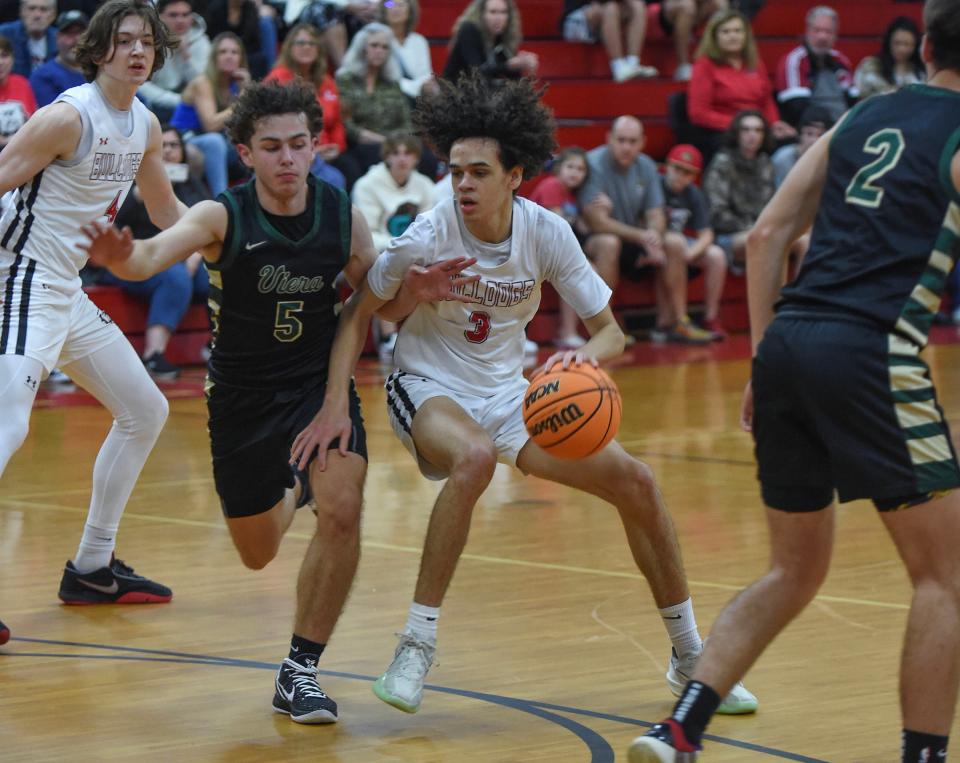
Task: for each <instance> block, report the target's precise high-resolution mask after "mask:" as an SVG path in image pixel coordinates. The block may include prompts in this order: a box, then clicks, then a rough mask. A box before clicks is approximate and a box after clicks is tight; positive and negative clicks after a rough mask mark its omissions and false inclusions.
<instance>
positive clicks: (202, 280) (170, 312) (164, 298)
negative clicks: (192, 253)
mask: <svg viewBox="0 0 960 763" xmlns="http://www.w3.org/2000/svg"><path fill="white" fill-rule="evenodd" d="M99 282H100V283H101V284H103V285H104V286H119V287H120V288H121V289H123V291H124V292H126V293H127V294H130V295H131V296H133V297H136V298H137V299H139V300H140V301H142V302H146V303H147V305H148V309H147V326H148V327H149V326H164V327H165V328H166V329H167V330H169V331H170V333H173V332H174V331H176V330H177V326H179V325H180V321H181V320H183V316H184V315H186V313H187V309H188V308H189V307H190V302H191V300H192V299H193V296H194V293H196V294H197V295H198V296H205V295H206V294H207V293H208V291H209V285H208V280H207V270H206V268H204V267H199V268H197V272H196V273H195V274H194V275H193V276H192V277H191V276H190V273H189V272H188V271H187V266H186V264H185V263H183V262H177V263H175V264H173V265H171V266H170V267H169V268H167V269H166V270H163V271H161V272H159V273H157V274H156V275H153V276H150V278H148V279H147V280H146V281H125V280H123V279H122V278H117V277H116V276H115V275H113V273H111V272H110V271H109V270H104V271H103V272H102V273H101V274H100V278H99Z"/></svg>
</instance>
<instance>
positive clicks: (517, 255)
mask: <svg viewBox="0 0 960 763" xmlns="http://www.w3.org/2000/svg"><path fill="white" fill-rule="evenodd" d="M414 119H415V121H416V123H417V125H418V127H420V128H421V130H422V131H423V132H424V133H425V134H426V135H427V136H428V138H429V139H430V140H431V142H432V143H433V145H434V146H435V147H436V148H437V149H438V150H439V152H440V153H441V155H443V156H446V157H449V164H450V170H451V176H452V179H453V187H454V191H455V198H452V199H447V200H445V201H442V202H440V203H439V204H438V205H437V206H436V207H435V208H434V209H433V210H431V211H429V212H427V213H425V214H422V215H420V216H419V217H418V218H417V219H416V220H415V221H414V223H413V224H412V225H411V226H410V227H409V228H407V230H406V231H405V232H404V234H403V235H402V236H400V237H399V238H396V239H394V240H393V241H391V242H390V244H389V246H388V247H387V249H386V251H384V252H383V253H382V254H381V255H380V257H379V258H378V259H377V261H376V262H375V263H374V264H373V266H372V267H371V269H370V271H369V272H368V273H367V288H366V290H365V291H362V292H361V293H360V298H358V299H355V300H351V301H350V303H348V305H347V307H346V308H345V309H344V313H343V316H342V318H341V321H340V328H339V330H338V335H337V339H336V341H335V343H334V348H333V358H332V360H331V366H330V371H329V376H328V384H327V393H326V399H325V401H324V406H323V408H322V409H321V410H320V412H319V413H318V414H317V416H316V418H315V419H314V421H313V422H312V423H311V424H310V426H309V427H307V429H305V430H304V431H303V432H302V433H301V435H300V436H299V437H298V438H297V440H295V442H294V447H293V451H292V455H293V457H294V459H297V460H299V459H306V458H309V457H310V456H311V454H312V453H313V451H314V450H315V449H318V450H319V451H320V453H319V456H318V461H320V462H321V463H320V467H321V468H322V467H323V465H324V463H325V462H326V460H327V459H336V458H338V457H339V456H338V455H337V454H334V453H331V454H330V455H327V453H326V452H325V447H323V446H325V445H326V443H328V442H330V440H331V439H332V438H334V437H340V438H341V442H342V443H345V442H346V438H347V437H348V436H349V427H350V419H349V415H348V409H347V401H348V397H347V394H348V390H349V382H350V374H351V372H352V368H353V363H354V362H355V360H356V358H357V356H358V355H359V352H360V348H361V346H362V343H363V340H364V338H365V327H366V325H367V321H369V319H370V315H371V314H372V313H373V312H374V311H375V310H377V309H379V308H380V306H381V305H383V304H384V303H385V302H386V301H387V300H391V299H393V298H394V295H395V294H396V293H397V291H398V289H399V288H400V286H401V283H402V281H403V278H404V275H405V274H406V272H407V270H408V269H409V268H410V267H411V266H414V265H420V266H424V265H430V264H431V263H432V262H434V261H435V260H438V259H444V258H449V257H450V256H453V255H469V256H471V257H475V258H476V259H477V262H476V264H475V265H474V266H472V267H469V268H467V269H466V270H465V271H464V274H466V275H479V276H480V278H479V280H478V281H476V282H475V283H470V284H467V285H466V286H465V287H464V289H465V290H468V291H469V292H470V293H471V294H472V295H473V300H472V304H465V303H462V302H456V301H445V302H421V303H420V304H418V305H417V306H416V307H415V309H414V310H413V312H412V313H411V314H410V315H409V317H408V318H407V319H406V322H405V323H404V324H403V326H402V327H401V329H400V333H399V337H398V339H397V345H396V350H395V356H394V357H395V362H396V365H397V366H398V368H397V370H396V371H395V372H394V373H393V374H392V375H391V376H390V378H389V379H388V381H387V385H386V388H387V404H388V409H389V415H390V419H391V422H392V424H393V428H394V430H395V432H396V433H397V436H398V437H399V438H400V440H401V441H402V442H403V443H404V445H405V446H406V447H407V449H408V450H410V452H411V454H412V455H413V456H414V458H415V459H416V461H417V463H418V465H419V467H420V470H421V472H422V473H423V474H424V475H425V476H427V477H428V478H431V479H438V480H439V479H446V484H445V485H444V487H443V489H442V490H441V491H440V494H439V496H438V497H437V501H436V503H435V504H434V507H433V513H432V515H431V518H430V524H429V528H428V530H427V537H426V541H425V546H424V550H423V556H422V558H421V563H420V574H419V577H418V579H417V585H416V590H415V592H414V597H413V604H412V606H411V607H410V610H409V613H408V617H407V623H406V627H405V629H404V631H403V633H402V634H401V636H400V643H399V646H398V647H397V650H396V653H395V655H394V660H393V662H392V663H391V665H390V666H389V667H388V668H387V671H386V672H385V673H384V674H383V675H382V676H381V677H380V678H379V679H377V681H376V683H375V684H374V692H375V693H376V695H377V696H378V697H379V698H380V699H382V700H383V701H384V702H387V703H389V704H390V705H393V706H394V707H396V708H398V709H400V710H403V711H405V712H408V713H415V712H417V710H418V709H419V707H420V702H421V698H422V692H423V683H424V679H425V677H426V674H427V671H428V669H429V668H430V665H431V664H432V662H433V656H434V651H435V648H436V635H437V620H438V618H439V615H440V605H441V603H442V601H443V598H444V594H445V593H446V591H447V588H448V586H449V585H450V581H451V579H452V578H453V573H454V569H455V567H456V564H457V560H458V559H459V557H460V554H461V552H462V551H463V548H464V545H465V544H466V541H467V534H468V532H469V529H470V518H471V514H472V512H473V507H474V505H475V504H476V502H477V500H478V499H479V497H480V495H481V494H482V493H483V491H484V489H485V488H486V486H487V484H488V483H489V482H490V479H491V477H492V476H493V472H494V468H495V467H496V464H497V461H501V462H503V463H507V464H510V465H515V466H516V467H517V468H518V469H520V471H521V472H523V473H524V474H532V475H536V476H538V477H542V478H544V479H548V480H552V481H554V482H559V483H562V484H565V485H569V486H571V487H575V488H579V489H580V490H584V491H586V492H589V493H592V494H593V495H596V496H599V497H600V498H603V499H604V500H606V501H608V502H609V503H611V504H613V505H614V506H615V507H616V509H617V511H618V512H619V514H620V518H621V520H622V522H623V525H624V527H625V529H626V533H627V539H628V541H629V544H630V548H631V550H632V551H633V554H634V558H635V560H636V563H637V566H638V567H639V568H640V570H641V571H642V573H643V574H644V576H645V577H646V578H647V582H648V583H649V585H650V588H651V590H652V592H653V597H654V599H655V601H656V603H657V607H658V608H659V610H660V613H661V615H662V617H663V622H664V625H665V626H666V629H667V632H668V634H669V636H670V639H671V641H672V643H673V650H674V651H673V654H672V656H671V660H670V666H669V670H668V672H667V680H668V683H669V684H670V686H671V688H672V689H673V690H674V691H681V690H682V689H683V685H684V684H683V678H684V676H687V675H689V673H690V671H691V670H692V667H693V664H694V663H695V662H696V659H697V657H698V656H699V654H700V650H701V648H702V645H701V640H700V635H699V632H698V630H697V625H696V621H695V619H694V614H693V605H692V603H691V600H690V592H689V589H688V587H687V581H686V576H685V574H684V571H683V564H682V561H681V558H680V548H679V545H678V543H677V538H676V534H675V532H674V529H673V523H672V521H671V519H670V515H669V514H668V513H667V509H666V506H665V505H664V503H663V500H662V498H661V496H660V491H659V489H658V488H657V485H656V482H655V481H654V478H653V474H652V472H651V470H650V468H649V467H648V466H647V465H646V464H644V463H642V462H641V461H639V460H637V459H635V458H633V457H632V456H630V455H629V454H627V452H626V451H624V450H623V448H622V447H621V446H620V445H619V444H618V443H617V442H611V443H610V444H609V445H607V446H606V447H605V448H604V449H603V450H602V451H601V452H599V453H597V454H594V455H592V456H590V457H588V458H585V459H583V460H582V461H581V462H580V463H579V464H577V466H576V467H575V468H571V466H570V462H569V461H561V460H559V459H557V458H556V457H554V456H551V455H549V454H547V453H546V452H545V451H544V450H542V449H541V448H539V447H538V446H537V445H536V444H534V443H533V442H532V441H530V439H529V435H528V434H527V431H526V429H525V427H524V424H523V420H522V415H521V404H522V400H523V395H524V393H525V391H526V389H527V381H526V380H525V379H524V377H523V373H522V362H523V340H524V333H523V332H524V327H525V326H526V324H527V323H528V322H529V321H530V319H531V318H533V316H534V314H535V313H536V310H537V307H538V306H539V302H540V288H541V285H542V283H543V282H544V281H550V282H551V283H553V285H554V286H555V287H556V289H557V291H558V292H559V294H560V296H561V298H562V299H564V300H565V301H566V302H567V303H568V304H570V305H571V306H572V307H573V308H574V309H575V310H576V312H577V314H578V315H579V316H580V317H581V318H582V319H583V322H584V324H585V325H586V327H587V330H588V331H589V333H590V340H589V341H588V342H587V343H586V344H585V345H584V346H583V347H582V348H581V349H580V350H577V351H567V352H563V353H557V354H555V355H554V356H552V357H551V358H550V359H549V360H548V361H547V365H548V366H549V365H551V364H553V363H554V362H557V361H560V362H562V363H563V364H564V365H565V366H567V365H570V364H571V363H572V364H578V365H579V364H580V363H584V362H588V363H596V361H597V360H598V359H604V358H610V357H613V356H615V355H617V354H619V353H620V352H621V351H622V350H623V346H624V337H623V333H622V332H621V330H620V328H619V327H618V325H617V323H616V321H615V320H614V317H613V313H612V311H611V309H610V306H609V300H610V289H609V288H608V287H607V286H606V285H605V284H604V283H603V281H602V280H601V279H600V278H599V276H597V274H596V273H595V272H594V271H593V269H592V268H591V267H590V264H589V263H588V262H587V259H586V257H585V255H584V254H583V251H582V250H581V249H580V246H579V244H578V243H577V240H576V238H575V237H574V235H573V233H572V231H571V229H570V226H569V225H567V224H566V223H565V222H564V221H563V220H562V219H561V218H560V217H559V216H558V215H555V214H553V213H552V212H550V211H548V210H546V209H544V208H543V207H540V206H539V205H537V204H534V203H532V202H530V201H528V200H527V199H523V198H519V197H517V196H516V195H515V191H516V190H517V188H518V187H519V185H520V183H521V182H522V181H523V179H524V178H525V177H532V176H534V175H535V174H536V173H537V172H538V171H539V169H540V167H541V166H542V164H543V162H544V161H545V160H546V159H547V158H548V157H549V156H550V153H551V151H552V150H553V148H554V145H555V144H554V140H553V132H554V124H553V118H552V116H551V114H550V112H549V111H548V110H547V109H546V107H544V106H543V105H542V104H541V103H540V102H539V93H538V92H537V90H536V89H535V88H534V87H533V85H532V84H531V83H530V82H529V81H527V80H519V81H512V82H501V83H497V84H496V85H491V84H490V83H488V82H487V81H486V80H483V79H482V78H479V77H476V76H475V77H473V78H461V80H460V81H459V82H458V83H457V85H456V86H455V85H453V84H451V83H449V82H443V81H441V86H440V90H439V93H438V94H437V95H436V96H433V97H430V98H427V99H425V100H423V101H421V102H420V104H419V105H418V109H417V111H416V112H415V114H414ZM318 446H321V447H319V448H318ZM344 449H345V445H341V451H340V452H344ZM756 707H757V700H756V697H754V696H753V695H752V694H751V693H750V692H749V691H747V690H746V689H745V688H744V687H743V686H742V685H739V684H738V685H737V686H736V687H735V688H734V689H733V691H732V692H731V693H730V695H729V696H728V697H727V698H726V699H725V701H724V703H723V705H722V706H721V708H722V710H721V711H725V712H727V713H746V712H752V711H753V710H755V709H756Z"/></svg>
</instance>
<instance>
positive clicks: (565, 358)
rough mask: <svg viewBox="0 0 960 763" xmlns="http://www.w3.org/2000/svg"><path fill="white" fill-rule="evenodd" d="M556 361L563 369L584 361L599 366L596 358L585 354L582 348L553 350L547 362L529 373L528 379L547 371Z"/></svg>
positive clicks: (578, 364)
mask: <svg viewBox="0 0 960 763" xmlns="http://www.w3.org/2000/svg"><path fill="white" fill-rule="evenodd" d="M558 363H559V364H560V366H561V368H563V370H564V371H566V370H567V369H568V368H570V366H573V367H574V368H576V367H577V366H580V365H583V364H584V363H587V364H589V365H591V366H593V367H594V368H599V367H600V364H599V363H598V362H597V359H596V358H595V357H593V356H592V355H585V354H584V352H583V350H563V351H561V352H555V353H553V355H551V356H550V357H549V358H547V362H546V363H544V364H543V365H542V366H540V368H538V369H537V370H536V371H534V372H533V373H532V374H531V375H530V380H531V381H532V380H533V379H536V378H537V377H538V376H539V375H540V374H545V373H547V372H548V371H550V370H551V369H552V368H553V367H554V366H555V365H557V364H558Z"/></svg>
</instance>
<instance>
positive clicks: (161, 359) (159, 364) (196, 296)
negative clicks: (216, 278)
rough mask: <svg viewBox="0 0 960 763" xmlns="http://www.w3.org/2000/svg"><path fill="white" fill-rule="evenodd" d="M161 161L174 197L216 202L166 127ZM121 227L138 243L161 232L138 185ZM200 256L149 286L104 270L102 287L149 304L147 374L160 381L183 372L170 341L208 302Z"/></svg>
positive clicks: (175, 135)
mask: <svg viewBox="0 0 960 763" xmlns="http://www.w3.org/2000/svg"><path fill="white" fill-rule="evenodd" d="M161 141H162V145H161V156H162V158H163V163H164V166H165V167H166V169H167V175H168V176H169V177H170V181H171V184H172V185H173V192H174V193H175V194H176V195H177V198H178V199H180V201H182V202H183V203H184V204H185V205H187V206H188V207H191V206H193V205H194V204H196V203H197V202H199V201H203V200H205V199H209V198H210V194H209V192H208V191H207V189H206V188H204V186H203V183H201V182H200V181H199V180H198V179H197V178H196V177H194V176H193V175H192V174H191V173H190V170H189V168H188V167H187V164H186V152H185V146H184V143H183V138H182V137H181V135H180V132H179V131H178V130H176V129H175V128H172V127H170V126H169V125H165V126H164V127H163V128H162V134H161ZM116 225H117V226H118V227H120V228H122V227H124V226H125V225H129V226H130V229H131V230H132V231H133V235H134V237H135V238H150V237H152V236H155V235H156V234H157V233H159V232H160V229H159V228H157V227H156V226H155V225H154V224H153V223H152V222H151V221H150V216H149V215H148V214H147V208H146V206H145V205H144V203H143V199H142V197H141V196H140V191H139V189H138V188H137V186H136V185H134V187H133V188H132V189H131V190H130V194H129V195H128V196H127V200H126V201H125V202H124V204H123V206H122V207H121V208H120V213H119V214H118V215H117V219H116ZM201 261H202V257H201V256H200V254H199V253H195V254H193V255H192V256H191V257H190V258H189V259H187V260H185V261H183V262H177V263H175V264H173V265H171V266H170V267H169V268H167V269H166V270H163V271H161V272H160V273H157V274H156V275H154V276H151V277H150V278H148V279H147V280H146V281H125V280H123V279H121V278H117V277H116V276H115V275H113V274H112V273H111V272H110V271H109V270H106V269H105V268H104V269H102V270H101V269H98V271H97V273H96V283H99V284H103V285H107V286H119V287H120V288H121V289H123V291H125V292H127V293H128V294H130V295H132V296H134V297H136V298H137V299H139V300H142V301H144V302H146V303H147V304H148V305H149V307H148V311H147V329H146V332H145V333H144V345H143V352H142V353H141V358H142V360H143V364H144V366H146V369H147V371H148V372H149V373H150V375H151V376H153V377H154V378H156V379H175V378H177V376H179V375H180V369H179V368H178V367H177V366H176V365H174V364H173V363H171V362H170V361H169V360H168V359H167V356H166V351H167V345H168V344H169V343H170V337H171V336H172V335H173V333H174V332H175V331H176V330H177V326H178V325H179V324H180V321H181V320H183V316H184V315H186V313H187V310H188V309H189V307H190V303H191V302H192V301H198V300H200V301H205V300H206V296H207V293H208V291H209V283H208V280H207V271H206V268H204V267H203V265H202V262H201Z"/></svg>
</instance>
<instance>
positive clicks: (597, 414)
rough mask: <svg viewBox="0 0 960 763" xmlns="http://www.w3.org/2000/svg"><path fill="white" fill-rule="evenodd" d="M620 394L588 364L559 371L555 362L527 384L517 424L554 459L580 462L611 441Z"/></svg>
mask: <svg viewBox="0 0 960 763" xmlns="http://www.w3.org/2000/svg"><path fill="white" fill-rule="evenodd" d="M621 410H622V406H621V402H620V390H618V389H617V385H616V384H614V383H613V379H611V378H610V377H609V376H607V375H606V374H605V373H604V372H603V371H601V370H600V369H599V368H594V367H593V366H591V365H589V364H588V363H584V364H583V365H580V366H570V367H569V368H568V369H567V370H566V371H564V370H563V369H562V368H561V366H560V364H559V363H558V364H557V365H555V366H554V367H553V368H552V369H550V370H549V371H547V372H546V373H544V374H541V375H540V376H537V377H536V378H534V379H533V381H531V382H530V387H529V388H528V389H527V394H526V395H525V396H524V398H523V423H524V424H526V427H527V431H528V432H529V433H530V437H531V439H532V440H533V441H534V442H535V443H536V444H537V445H539V446H540V447H541V448H543V449H544V450H545V451H547V453H549V454H551V455H553V456H556V457H557V458H569V459H573V458H584V457H586V456H589V455H590V454H592V453H596V452H597V451H599V450H600V449H601V448H603V447H604V446H605V445H606V444H607V443H608V442H610V440H612V439H613V438H614V435H616V433H617V429H618V428H619V427H620V413H621Z"/></svg>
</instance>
